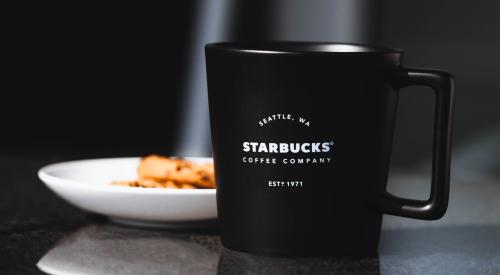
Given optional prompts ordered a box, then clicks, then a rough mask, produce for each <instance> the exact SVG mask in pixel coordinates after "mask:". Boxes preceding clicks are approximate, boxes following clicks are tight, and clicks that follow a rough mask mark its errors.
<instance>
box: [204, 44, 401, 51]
mask: <svg viewBox="0 0 500 275" xmlns="http://www.w3.org/2000/svg"><path fill="white" fill-rule="evenodd" d="M205 48H206V49H221V50H225V51H231V52H239V53H257V54H393V53H396V54H398V53H399V54H401V53H403V50H401V49H398V48H391V47H386V46H380V45H372V44H361V43H339V42H313V41H259V42H214V43H208V44H206V45H205Z"/></svg>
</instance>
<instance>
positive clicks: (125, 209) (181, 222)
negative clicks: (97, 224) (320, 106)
mask: <svg viewBox="0 0 500 275" xmlns="http://www.w3.org/2000/svg"><path fill="white" fill-rule="evenodd" d="M187 159H189V160H191V161H194V162H199V163H206V162H212V159H211V158H187ZM139 162H140V159H139V158H109V159H92V160H79V161H70V162H63V163H57V164H52V165H48V166H45V167H43V168H41V169H40V170H39V171H38V176H39V177H40V179H41V180H42V181H43V182H44V183H45V184H46V185H47V187H49V188H50V189H51V190H52V191H54V192H55V193H56V194H57V195H59V196H60V197H61V198H63V199H65V200H66V201H67V202H69V203H71V204H73V205H74V206H76V207H79V208H81V209H83V210H86V211H89V212H93V213H98V214H103V215H106V216H109V217H110V218H111V219H113V220H115V221H117V222H121V223H128V224H134V225H146V226H174V227H175V226H181V227H183V226H198V225H207V224H211V223H213V222H214V220H215V219H216V218H217V208H216V202H215V189H160V188H137V187H126V186H112V185H110V183H111V182H112V181H117V180H134V179H136V178H137V166H138V165H139Z"/></svg>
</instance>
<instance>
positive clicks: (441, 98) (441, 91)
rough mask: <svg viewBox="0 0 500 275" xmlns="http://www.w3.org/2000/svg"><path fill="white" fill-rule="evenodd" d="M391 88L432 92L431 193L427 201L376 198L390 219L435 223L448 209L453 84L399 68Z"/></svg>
mask: <svg viewBox="0 0 500 275" xmlns="http://www.w3.org/2000/svg"><path fill="white" fill-rule="evenodd" d="M390 82H391V85H392V86H393V87H394V89H395V90H396V91H397V92H399V89H400V88H403V87H407V86H412V85H420V86H427V87H430V88H432V89H433V90H434V93H435V97H436V103H435V111H434V137H433V149H432V181H431V192H430V196H429V199H427V200H412V199H405V198H401V197H397V196H394V195H392V194H390V193H389V192H387V190H386V189H385V188H384V190H383V192H382V194H381V196H380V197H379V201H378V203H379V206H380V208H381V210H382V212H384V213H386V214H390V215H396V216H402V217H408V218H414V219H422V220H437V219H440V218H441V217H443V215H444V213H445V212H446V209H447V208H448V197H449V191H450V153H451V132H452V119H453V109H454V100H455V88H454V86H455V81H454V79H453V76H452V75H451V74H450V73H448V72H445V71H439V70H428V69H417V68H400V69H399V70H398V71H397V72H396V73H395V74H394V75H393V76H392V78H391V81H390Z"/></svg>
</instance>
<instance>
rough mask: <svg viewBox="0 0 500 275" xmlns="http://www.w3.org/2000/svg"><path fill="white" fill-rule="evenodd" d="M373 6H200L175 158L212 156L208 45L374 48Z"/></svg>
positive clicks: (332, 2)
mask: <svg viewBox="0 0 500 275" xmlns="http://www.w3.org/2000/svg"><path fill="white" fill-rule="evenodd" d="M372 2H373V1H369V0H310V1H303V0H274V1H262V0H254V1H231V0H203V1H197V11H196V12H195V14H196V16H195V17H194V20H195V21H196V23H195V27H194V31H193V34H192V35H193V38H192V40H191V46H190V47H191V50H190V53H189V58H190V60H189V61H188V62H189V64H188V72H187V78H186V81H187V82H186V85H184V86H185V91H184V93H183V96H184V100H183V105H182V108H181V112H182V113H181V120H180V126H179V130H178V132H179V134H178V136H177V141H176V145H175V147H176V150H175V154H176V155H181V156H210V155H211V140H210V128H209V115H208V101H207V92H206V90H207V88H206V74H205V56H204V45H205V44H207V43H209V42H214V41H248V40H252V41H259V40H261V41H262V40H294V41H336V42H353V43H370V42H372V41H373V40H374V39H373V36H374V34H376V32H374V31H373V28H374V24H375V22H376V20H375V19H376V18H375V16H374V15H375V12H376V9H375V8H374V7H373V6H374V4H373V3H372Z"/></svg>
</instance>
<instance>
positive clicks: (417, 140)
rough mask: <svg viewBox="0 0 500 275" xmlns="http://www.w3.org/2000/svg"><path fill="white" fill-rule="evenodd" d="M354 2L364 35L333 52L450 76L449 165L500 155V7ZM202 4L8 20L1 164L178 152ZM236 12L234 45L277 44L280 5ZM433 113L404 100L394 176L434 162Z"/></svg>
mask: <svg viewBox="0 0 500 275" xmlns="http://www.w3.org/2000/svg"><path fill="white" fill-rule="evenodd" d="M325 2H328V1H311V2H307V3H308V5H322V4H324V3H325ZM337 2H342V1H337ZM359 2H360V3H364V7H365V8H364V11H363V12H364V13H366V14H367V15H368V17H369V19H368V23H367V25H366V26H367V27H366V30H365V35H364V37H363V39H358V40H359V41H358V40H354V41H340V42H362V43H374V44H385V45H389V46H392V47H398V48H403V49H405V51H406V55H405V64H406V65H407V66H419V67H420V66H421V67H435V68H441V69H445V70H448V71H450V72H452V73H453V74H454V75H455V77H456V84H457V98H456V99H457V101H456V102H457V104H456V119H455V135H454V148H455V149H456V150H455V152H456V153H457V154H458V157H457V155H455V157H457V158H461V157H462V156H465V157H464V158H467V157H470V156H469V155H470V154H469V153H467V152H469V151H471V150H472V151H475V150H473V149H468V148H475V147H474V146H476V145H477V144H478V143H481V142H483V141H484V140H488V142H489V144H490V145H489V146H490V147H488V148H489V149H484V148H483V149H481V150H484V151H485V152H487V153H488V152H489V153H490V154H491V153H492V150H493V151H494V152H498V151H495V150H498V148H499V146H498V142H496V143H495V140H497V141H498V140H500V133H499V131H500V126H499V125H500V108H499V107H498V106H499V103H500V81H499V80H498V75H499V73H500V65H499V61H500V51H499V50H498V49H500V36H499V35H498V33H500V30H499V28H500V17H499V16H498V11H500V4H499V3H498V2H495V1H474V2H473V3H472V2H467V1H463V2H460V1H410V2H408V1H396V0H385V1H377V2H376V3H375V1H368V2H367V1H359ZM200 3H201V1H193V0H189V1H169V2H168V4H167V6H166V8H162V9H161V12H159V13H155V14H154V16H149V15H142V16H141V17H139V16H136V15H134V13H131V11H130V10H131V8H132V7H129V8H128V9H126V11H120V10H119V9H115V8H114V7H113V8H102V9H101V8H96V7H85V8H83V7H82V10H81V9H78V8H74V7H71V8H70V7H68V11H71V12H66V13H60V12H57V11H56V10H51V9H48V10H47V12H46V13H44V15H42V16H41V15H40V14H39V13H36V10H35V11H31V12H33V14H37V15H36V17H34V19H32V20H22V19H18V20H13V21H12V22H11V23H10V24H9V26H8V31H10V32H11V33H10V35H12V39H9V42H10V44H12V45H13V46H12V47H13V52H12V53H11V54H9V56H8V57H9V58H11V59H12V63H9V66H8V68H7V72H6V74H5V76H4V77H5V78H6V83H7V85H6V87H4V89H3V91H2V94H3V98H2V99H1V101H0V102H1V108H0V112H1V113H0V125H1V126H2V128H1V129H2V130H1V133H2V134H1V139H2V141H1V143H0V153H7V154H46V153H53V154H63V155H69V156H73V157H74V158H78V157H83V156H89V157H103V156H126V155H144V154H148V153H153V152H154V153H162V154H171V153H172V152H174V151H175V148H174V147H175V140H174V139H175V136H176V134H177V132H178V127H180V123H178V121H179V116H180V114H181V113H182V111H183V110H181V109H182V108H181V107H180V106H182V105H181V101H182V93H183V92H184V89H185V81H186V71H187V68H186V67H187V60H189V58H188V55H189V51H188V49H189V45H190V43H191V42H192V41H193V22H194V21H195V19H196V16H197V14H199V10H198V9H199V8H200V7H201V4H200ZM235 3H236V4H235V5H234V8H233V12H232V15H231V26H230V28H229V30H230V34H229V37H231V40H272V39H276V37H278V38H279V35H278V36H277V35H276V32H275V31H274V32H273V28H272V24H273V22H274V21H273V17H275V16H276V14H279V13H280V12H281V11H280V7H279V6H278V5H276V3H277V2H276V1H235ZM304 3H305V2H304ZM44 11H45V9H44ZM28 17H29V16H28ZM147 17H152V18H156V19H159V20H154V21H153V20H151V19H150V18H147ZM144 18H146V19H144ZM314 20H315V19H314V18H308V20H304V22H298V24H309V23H310V22H313V21H314ZM332 20H334V18H332ZM308 21H309V23H308ZM313 23H314V22H313ZM158 28H159V29H158ZM274 30H275V29H274ZM200 50H201V49H200ZM433 108H434V107H433V94H432V92H431V91H430V90H426V89H425V88H408V89H407V91H405V92H404V93H403V95H402V97H401V101H400V106H399V116H398V123H397V132H396V138H395V149H394V158H393V164H394V165H396V166H398V167H403V168H410V169H411V168H412V167H416V166H418V165H419V164H421V163H425V161H426V160H428V159H429V157H430V149H431V142H432V140H431V132H432V117H433ZM492 140H493V141H492ZM464 152H465V153H464ZM475 152H477V150H476V151H475ZM468 154H469V155H468ZM476 155H477V154H476ZM494 160H496V163H498V158H496V159H494ZM460 161H461V160H459V162H460ZM485 161H486V160H485ZM465 162H467V161H465ZM495 165H498V164H495ZM494 167H498V166H494Z"/></svg>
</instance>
